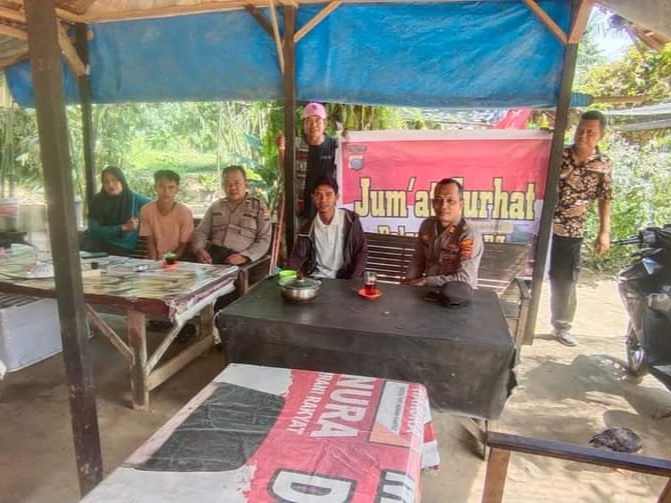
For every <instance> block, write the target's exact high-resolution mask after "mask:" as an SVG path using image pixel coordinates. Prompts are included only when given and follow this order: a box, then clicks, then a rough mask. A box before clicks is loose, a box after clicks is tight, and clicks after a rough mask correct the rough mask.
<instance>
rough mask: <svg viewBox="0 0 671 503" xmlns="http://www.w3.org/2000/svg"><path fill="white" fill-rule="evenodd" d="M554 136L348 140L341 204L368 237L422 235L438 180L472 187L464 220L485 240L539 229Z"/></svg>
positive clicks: (378, 134)
mask: <svg viewBox="0 0 671 503" xmlns="http://www.w3.org/2000/svg"><path fill="white" fill-rule="evenodd" d="M551 138H552V137H551V135H550V134H549V133H545V132H540V131H527V130H522V131H520V130H486V131H362V132H350V133H349V134H348V135H347V138H341V148H340V149H339V151H340V152H339V156H340V159H339V167H340V169H339V170H338V172H339V178H340V179H339V183H340V201H341V206H343V207H345V208H348V209H350V210H353V211H355V212H356V213H358V214H359V216H360V217H361V222H362V225H363V227H364V230H365V231H366V232H377V233H380V234H399V235H416V233H417V231H418V230H419V226H420V224H421V222H422V220H424V219H425V218H427V217H429V216H432V215H433V208H432V206H431V199H432V197H433V191H434V188H435V186H436V184H437V182H438V181H440V180H441V179H443V178H456V179H457V180H459V181H460V182H461V183H462V184H463V186H464V216H465V217H466V218H467V219H469V221H470V222H471V223H472V224H474V225H475V226H476V227H477V228H478V229H479V230H480V232H481V233H482V235H483V237H484V239H485V241H495V242H507V243H528V242H531V241H532V240H533V237H534V235H536V234H537V232H538V226H539V223H540V217H541V209H542V206H543V196H544V194H545V180H546V173H547V169H548V162H549V158H550V143H551Z"/></svg>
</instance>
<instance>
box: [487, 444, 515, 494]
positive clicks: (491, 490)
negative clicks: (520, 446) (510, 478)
mask: <svg viewBox="0 0 671 503" xmlns="http://www.w3.org/2000/svg"><path fill="white" fill-rule="evenodd" d="M509 461H510V451H506V450H505V449H492V452H491V454H490V455H489V461H488V462H487V474H486V475H485V490H484V491H483V493H482V503H501V502H502V501H503V490H504V489H505V487H506V476H507V475H508V462H509Z"/></svg>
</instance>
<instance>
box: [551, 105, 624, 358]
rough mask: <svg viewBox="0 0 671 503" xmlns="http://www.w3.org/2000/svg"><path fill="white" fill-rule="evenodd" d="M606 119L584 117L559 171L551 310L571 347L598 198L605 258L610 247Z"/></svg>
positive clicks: (560, 336) (600, 249)
mask: <svg viewBox="0 0 671 503" xmlns="http://www.w3.org/2000/svg"><path fill="white" fill-rule="evenodd" d="M605 125H606V120H605V118H604V116H603V114H602V113H601V112H598V111H589V112H585V113H584V114H582V116H581V118H580V122H579V123H578V127H577V128H576V131H575V136H574V143H573V145H572V146H570V147H567V148H566V149H565V150H564V154H563V156H562V164H561V171H560V173H559V186H558V192H559V193H558V199H557V208H556V210H555V213H554V218H553V227H552V247H551V250H550V288H551V292H550V297H551V300H550V307H551V312H552V327H553V334H554V336H555V337H557V340H558V341H559V342H561V343H562V344H565V345H567V346H575V345H576V344H577V343H578V341H577V339H576V337H575V336H574V335H572V334H571V333H570V329H571V323H572V322H573V318H574V316H575V310H576V304H577V301H576V283H577V281H578V275H579V273H580V263H581V258H580V247H581V245H582V241H583V224H584V222H585V215H586V214H587V209H588V207H589V205H590V204H591V203H592V202H593V201H595V200H598V205H599V222H600V227H599V234H598V236H597V238H596V241H595V242H594V249H595V251H596V252H597V253H598V254H599V255H603V254H604V253H606V252H607V251H608V248H609V247H610V207H611V199H612V179H611V171H612V168H611V164H610V160H609V159H608V158H607V157H606V156H604V155H603V154H601V152H599V148H598V147H597V144H598V143H599V141H600V140H601V138H603V135H604V128H605Z"/></svg>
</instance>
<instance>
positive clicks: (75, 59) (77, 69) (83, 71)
mask: <svg viewBox="0 0 671 503" xmlns="http://www.w3.org/2000/svg"><path fill="white" fill-rule="evenodd" d="M58 45H60V47H61V51H63V55H64V56H65V61H67V63H68V66H69V67H70V69H71V70H72V72H73V73H74V74H75V75H76V76H77V77H81V76H82V75H87V74H88V69H87V67H86V65H85V64H84V63H83V62H82V60H81V59H80V58H79V54H77V49H75V46H74V45H73V44H72V41H71V40H70V37H68V34H67V33H66V32H65V28H63V25H61V24H60V23H58Z"/></svg>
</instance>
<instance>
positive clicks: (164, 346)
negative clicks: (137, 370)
mask: <svg viewBox="0 0 671 503" xmlns="http://www.w3.org/2000/svg"><path fill="white" fill-rule="evenodd" d="M181 329H182V326H180V325H177V324H175V325H173V327H172V328H171V329H170V331H169V332H168V333H167V334H166V335H165V337H164V338H163V340H162V341H161V344H159V346H158V347H157V348H156V350H155V351H154V352H153V353H152V355H151V357H150V358H149V360H148V361H147V370H146V373H151V371H152V370H154V367H156V364H157V363H158V361H159V360H160V359H161V357H162V356H163V355H164V354H165V352H166V351H167V350H168V348H169V347H170V344H172V343H173V341H174V340H175V338H176V337H177V335H178V334H179V331H180V330H181Z"/></svg>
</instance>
